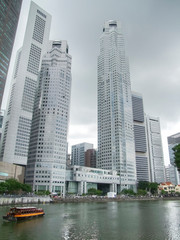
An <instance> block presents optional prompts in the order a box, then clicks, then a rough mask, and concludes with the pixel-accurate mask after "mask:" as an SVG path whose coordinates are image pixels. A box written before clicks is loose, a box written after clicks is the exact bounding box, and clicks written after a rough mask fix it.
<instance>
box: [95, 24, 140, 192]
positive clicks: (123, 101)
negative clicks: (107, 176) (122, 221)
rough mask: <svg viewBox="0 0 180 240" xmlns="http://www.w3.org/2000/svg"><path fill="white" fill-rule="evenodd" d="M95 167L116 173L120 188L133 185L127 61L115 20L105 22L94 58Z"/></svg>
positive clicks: (132, 137)
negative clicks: (96, 55) (96, 135)
mask: <svg viewBox="0 0 180 240" xmlns="http://www.w3.org/2000/svg"><path fill="white" fill-rule="evenodd" d="M97 167H98V168H103V169H108V170H110V169H111V170H116V171H117V172H118V173H119V174H120V179H121V181H120V189H119V191H120V190H122V189H123V188H135V185H136V160H135V144H134V131H133V112H132V99H131V82H130V74H129V64H128V60H127V57H126V54H125V44H124V38H123V33H122V28H121V24H120V22H119V21H113V20H110V21H107V22H105V24H104V28H103V33H102V35H101V38H100V55H99V57H98V161H97Z"/></svg>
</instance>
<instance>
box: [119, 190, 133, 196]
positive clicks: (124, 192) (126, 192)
mask: <svg viewBox="0 0 180 240" xmlns="http://www.w3.org/2000/svg"><path fill="white" fill-rule="evenodd" d="M121 193H122V194H129V195H135V194H136V193H135V192H134V191H133V190H132V189H123V190H122V191H121Z"/></svg>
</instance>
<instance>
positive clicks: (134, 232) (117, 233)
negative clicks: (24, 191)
mask: <svg viewBox="0 0 180 240" xmlns="http://www.w3.org/2000/svg"><path fill="white" fill-rule="evenodd" d="M38 206H39V207H43V209H44V210H45V213H46V215H45V216H44V217H40V218H36V219H31V220H26V221H23V222H17V223H15V222H13V223H12V222H11V223H5V222H3V220H2V217H1V218H0V240H6V239H8V240H41V239H42V240H51V239H52V240H57V239H72V240H89V239H91V240H99V239H100V240H118V239H122V240H124V239H130V240H133V239H135V240H137V239H142V240H146V239H152V240H161V239H162V240H164V239H170V240H176V239H177V240H179V239H180V201H139V202H138V201H133V202H108V203H67V204H64V203H63V204H48V205H38ZM8 210H9V207H0V216H2V215H4V214H5V213H6V212H7V211H8Z"/></svg>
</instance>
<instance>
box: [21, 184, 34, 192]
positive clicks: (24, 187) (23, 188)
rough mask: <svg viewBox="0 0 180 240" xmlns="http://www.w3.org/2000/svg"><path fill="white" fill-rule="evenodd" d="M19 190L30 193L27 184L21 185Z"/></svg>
mask: <svg viewBox="0 0 180 240" xmlns="http://www.w3.org/2000/svg"><path fill="white" fill-rule="evenodd" d="M21 189H22V191H23V192H27V193H28V192H32V187H31V186H30V185H29V184H21Z"/></svg>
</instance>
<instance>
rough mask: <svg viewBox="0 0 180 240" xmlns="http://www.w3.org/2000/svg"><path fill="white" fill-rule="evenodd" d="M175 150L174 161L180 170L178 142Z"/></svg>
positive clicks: (179, 147)
mask: <svg viewBox="0 0 180 240" xmlns="http://www.w3.org/2000/svg"><path fill="white" fill-rule="evenodd" d="M173 151H174V163H175V165H176V167H177V169H178V171H179V172H180V144H177V145H176V146H175V147H173Z"/></svg>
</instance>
